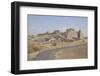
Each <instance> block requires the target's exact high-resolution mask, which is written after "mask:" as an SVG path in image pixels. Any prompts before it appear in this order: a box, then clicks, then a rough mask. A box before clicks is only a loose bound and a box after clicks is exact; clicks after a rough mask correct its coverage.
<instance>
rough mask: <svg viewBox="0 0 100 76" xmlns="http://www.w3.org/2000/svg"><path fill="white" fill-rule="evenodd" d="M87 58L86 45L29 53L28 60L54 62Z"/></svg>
mask: <svg viewBox="0 0 100 76" xmlns="http://www.w3.org/2000/svg"><path fill="white" fill-rule="evenodd" d="M80 58H88V50H87V43H85V44H81V45H72V44H71V45H69V46H65V47H62V48H56V49H50V50H43V51H41V52H37V53H33V54H32V53H31V54H30V55H29V57H28V60H56V59H80Z"/></svg>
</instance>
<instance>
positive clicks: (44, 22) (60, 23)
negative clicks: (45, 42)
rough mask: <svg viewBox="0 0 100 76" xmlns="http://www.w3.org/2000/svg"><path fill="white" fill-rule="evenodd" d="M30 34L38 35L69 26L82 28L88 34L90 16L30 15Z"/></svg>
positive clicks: (62, 29)
mask: <svg viewBox="0 0 100 76" xmlns="http://www.w3.org/2000/svg"><path fill="white" fill-rule="evenodd" d="M27 17H28V18H27V19H28V20H27V21H28V34H29V35H36V34H40V33H45V32H53V31H54V30H60V31H61V32H63V31H65V30H66V29H68V28H74V29H75V30H79V29H80V30H82V32H83V34H84V35H85V36H87V33H88V32H87V30H88V18H87V17H78V16H49V15H28V16H27Z"/></svg>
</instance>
